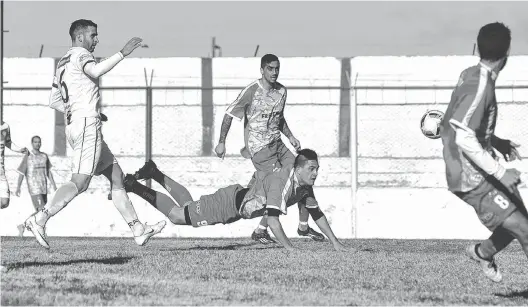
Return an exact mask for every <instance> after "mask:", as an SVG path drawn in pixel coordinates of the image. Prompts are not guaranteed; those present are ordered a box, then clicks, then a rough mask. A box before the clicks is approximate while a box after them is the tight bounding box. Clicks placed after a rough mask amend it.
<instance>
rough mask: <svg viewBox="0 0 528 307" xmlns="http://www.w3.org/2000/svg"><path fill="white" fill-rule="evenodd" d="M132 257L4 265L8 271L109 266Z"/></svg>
mask: <svg viewBox="0 0 528 307" xmlns="http://www.w3.org/2000/svg"><path fill="white" fill-rule="evenodd" d="M133 258H134V257H111V258H102V259H101V258H92V259H75V260H68V261H58V262H55V261H26V262H15V263H12V264H8V265H6V266H7V268H8V269H9V270H12V269H21V268H27V267H33V266H63V265H70V264H78V263H94V264H110V265H121V264H125V263H127V262H129V261H130V260H132V259H133Z"/></svg>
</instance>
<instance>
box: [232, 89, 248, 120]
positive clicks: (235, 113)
mask: <svg viewBox="0 0 528 307" xmlns="http://www.w3.org/2000/svg"><path fill="white" fill-rule="evenodd" d="M251 97H252V91H251V86H248V87H246V88H245V89H244V90H242V92H240V94H239V95H238V97H237V99H236V100H235V101H233V103H231V105H229V107H227V110H226V114H227V115H229V116H231V117H233V118H236V119H238V120H239V121H241V120H242V118H244V113H245V111H246V106H247V105H248V104H249V103H250V102H251Z"/></svg>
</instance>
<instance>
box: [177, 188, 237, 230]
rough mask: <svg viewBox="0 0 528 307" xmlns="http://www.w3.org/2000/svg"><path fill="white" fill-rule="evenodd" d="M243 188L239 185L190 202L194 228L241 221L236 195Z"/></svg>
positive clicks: (188, 205) (189, 208)
mask: <svg viewBox="0 0 528 307" xmlns="http://www.w3.org/2000/svg"><path fill="white" fill-rule="evenodd" d="M242 189H243V187H242V186H241V185H239V184H235V185H230V186H228V187H226V188H222V189H219V190H218V191H216V193H214V194H211V195H204V196H202V197H200V199H199V200H195V201H189V202H187V203H185V205H184V206H187V207H188V210H189V218H190V220H191V225H192V226H193V227H200V226H207V225H214V224H219V223H222V224H230V223H233V222H235V221H238V220H239V219H240V215H239V214H238V210H237V208H236V194H237V193H238V192H239V191H240V190H242Z"/></svg>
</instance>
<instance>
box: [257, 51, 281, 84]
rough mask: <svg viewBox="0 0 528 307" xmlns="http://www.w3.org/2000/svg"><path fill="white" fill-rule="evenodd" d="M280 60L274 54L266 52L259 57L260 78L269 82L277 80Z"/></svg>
mask: <svg viewBox="0 0 528 307" xmlns="http://www.w3.org/2000/svg"><path fill="white" fill-rule="evenodd" d="M279 70H280V62H279V58H278V57H277V56H276V55H274V54H266V55H264V56H263V57H262V58H261V59H260V73H261V74H262V78H263V79H264V80H266V81H268V82H269V83H270V84H273V83H275V82H277V79H278V78H279Z"/></svg>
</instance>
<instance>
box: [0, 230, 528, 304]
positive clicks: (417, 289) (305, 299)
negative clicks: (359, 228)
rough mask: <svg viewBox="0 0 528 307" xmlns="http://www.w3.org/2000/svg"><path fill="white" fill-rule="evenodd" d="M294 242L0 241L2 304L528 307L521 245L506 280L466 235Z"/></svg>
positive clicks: (527, 269)
mask: <svg viewBox="0 0 528 307" xmlns="http://www.w3.org/2000/svg"><path fill="white" fill-rule="evenodd" d="M344 242H345V244H346V245H347V246H353V247H356V248H357V249H358V251H357V252H354V251H348V252H335V251H333V250H332V249H331V246H330V244H329V243H328V242H326V243H317V242H313V241H309V240H294V241H293V243H294V245H296V246H297V247H300V248H301V251H300V252H296V253H288V252H286V251H285V250H284V249H283V248H280V247H278V246H277V245H272V246H269V245H268V246H264V245H260V244H258V243H255V242H253V241H251V240H249V239H247V238H240V239H153V240H152V241H151V242H149V244H148V245H147V246H145V247H138V246H135V244H134V242H133V240H131V239H115V238H105V239H101V238H50V244H51V247H52V248H51V250H50V251H46V250H44V249H42V248H40V246H38V245H37V243H36V241H34V239H33V238H32V237H25V238H2V242H1V243H2V255H1V259H2V263H3V264H4V265H5V266H6V267H7V268H8V271H7V272H6V273H3V274H2V281H1V294H2V298H1V303H2V305H128V306H130V305H525V306H526V305H528V265H527V264H528V261H527V259H526V256H525V255H524V253H523V252H522V250H521V248H520V245H519V244H518V243H514V244H512V245H511V246H509V247H508V248H507V249H506V250H505V251H504V252H502V253H501V254H500V255H499V256H498V258H497V262H498V264H499V266H500V268H501V269H502V271H503V274H504V281H503V282H502V283H501V284H494V283H492V282H491V281H488V280H487V279H485V278H484V277H483V275H482V274H481V272H480V269H479V267H478V266H477V265H476V264H475V263H473V262H471V261H469V260H468V259H467V258H466V257H465V255H464V253H463V250H464V247H465V246H466V245H467V244H468V243H469V242H468V241H442V240H430V241H424V240H416V241H411V240H346V241H344Z"/></svg>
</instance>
